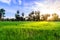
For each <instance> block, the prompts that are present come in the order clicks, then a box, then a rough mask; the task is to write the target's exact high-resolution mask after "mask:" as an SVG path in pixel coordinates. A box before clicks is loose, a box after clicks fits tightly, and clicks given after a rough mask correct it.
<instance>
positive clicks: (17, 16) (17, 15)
mask: <svg viewBox="0 0 60 40" xmlns="http://www.w3.org/2000/svg"><path fill="white" fill-rule="evenodd" d="M19 13H20V12H19V10H17V13H16V14H15V18H16V20H17V21H19V20H20V15H19Z"/></svg>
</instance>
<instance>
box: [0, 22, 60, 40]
mask: <svg viewBox="0 0 60 40" xmlns="http://www.w3.org/2000/svg"><path fill="white" fill-rule="evenodd" d="M59 24H60V22H32V21H29V22H27V21H26V22H25V21H24V22H21V21H19V22H10V21H5V22H0V40H60V25H59Z"/></svg>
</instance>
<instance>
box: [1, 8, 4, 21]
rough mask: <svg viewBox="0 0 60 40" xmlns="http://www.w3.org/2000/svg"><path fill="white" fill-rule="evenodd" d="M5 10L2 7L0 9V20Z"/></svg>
mask: <svg viewBox="0 0 60 40" xmlns="http://www.w3.org/2000/svg"><path fill="white" fill-rule="evenodd" d="M4 15H5V10H4V9H3V8H2V9H0V20H1V19H2V17H5V16H4Z"/></svg>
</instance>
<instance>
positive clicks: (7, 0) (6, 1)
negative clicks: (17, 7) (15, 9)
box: [0, 0, 11, 4]
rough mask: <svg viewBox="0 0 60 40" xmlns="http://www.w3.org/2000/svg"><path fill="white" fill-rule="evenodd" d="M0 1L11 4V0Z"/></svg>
mask: <svg viewBox="0 0 60 40" xmlns="http://www.w3.org/2000/svg"><path fill="white" fill-rule="evenodd" d="M0 2H3V3H7V4H10V2H11V0H0Z"/></svg>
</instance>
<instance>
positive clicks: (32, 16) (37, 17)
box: [0, 8, 60, 21]
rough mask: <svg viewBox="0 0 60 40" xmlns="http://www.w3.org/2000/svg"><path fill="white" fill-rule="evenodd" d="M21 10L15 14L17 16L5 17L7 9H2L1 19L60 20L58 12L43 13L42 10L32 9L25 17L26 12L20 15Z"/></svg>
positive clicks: (0, 12)
mask: <svg viewBox="0 0 60 40" xmlns="http://www.w3.org/2000/svg"><path fill="white" fill-rule="evenodd" d="M19 13H20V12H19V10H17V12H16V14H15V18H11V19H9V18H6V19H4V17H5V16H4V15H5V9H3V8H2V9H0V21H60V18H59V15H58V14H57V13H53V14H51V15H50V14H42V15H41V13H40V11H32V12H31V13H29V14H28V16H26V17H24V16H25V15H24V12H23V13H21V15H22V16H20V15H19Z"/></svg>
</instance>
